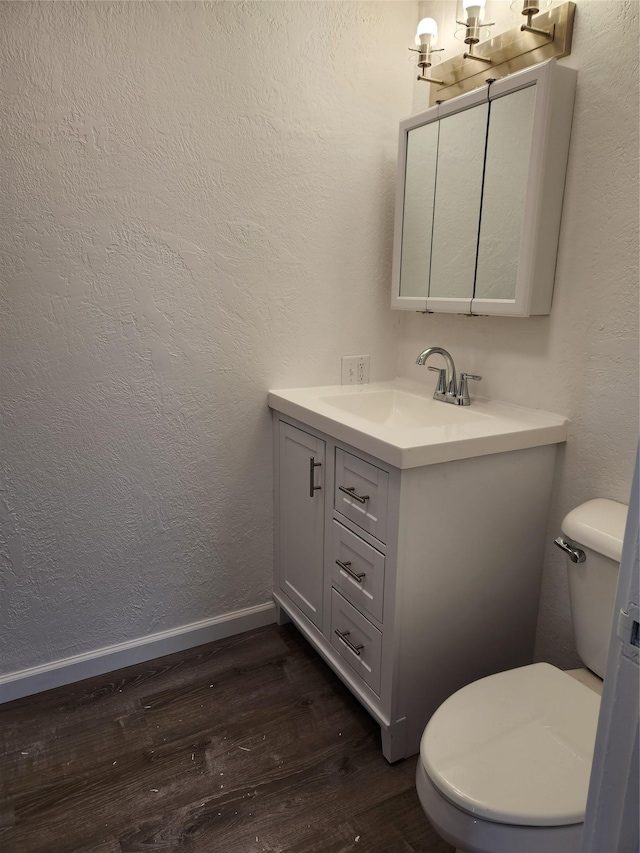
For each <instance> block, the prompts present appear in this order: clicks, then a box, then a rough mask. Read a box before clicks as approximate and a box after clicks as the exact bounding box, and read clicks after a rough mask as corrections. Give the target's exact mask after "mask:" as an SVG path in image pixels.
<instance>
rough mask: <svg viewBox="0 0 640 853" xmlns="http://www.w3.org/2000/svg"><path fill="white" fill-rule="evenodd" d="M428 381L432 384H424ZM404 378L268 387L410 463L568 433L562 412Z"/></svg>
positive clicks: (352, 440)
mask: <svg viewBox="0 0 640 853" xmlns="http://www.w3.org/2000/svg"><path fill="white" fill-rule="evenodd" d="M429 384H430V385H431V383H429ZM432 395H433V389H432V388H427V387H426V386H423V385H421V384H420V383H417V382H412V381H410V380H407V379H394V380H393V381H391V382H371V383H369V384H367V385H358V386H353V385H330V386H324V387H321V388H290V389H286V390H283V391H270V392H269V398H268V399H269V406H270V407H271V408H272V409H275V410H276V411H278V412H280V413H281V414H283V415H285V416H288V417H289V418H293V419H295V420H296V421H299V422H300V423H302V424H306V425H307V426H310V427H313V428H314V429H317V430H319V431H320V432H323V433H326V434H327V435H330V436H331V437H333V438H334V439H338V440H339V441H342V442H345V443H346V444H350V445H352V446H353V447H355V448H358V449H359V450H361V451H364V452H366V453H369V454H371V456H374V457H376V458H377V459H381V460H382V461H383V462H387V463H388V464H389V465H393V466H395V467H396V468H415V467H418V466H422V465H433V464H435V463H438V462H450V461H452V460H455V459H468V458H469V457H472V456H485V455H487V454H490V453H503V452H506V451H510V450H523V449H525V448H527V447H539V446H541V445H544V444H556V443H558V442H562V441H565V440H566V438H567V426H568V421H567V419H566V418H564V417H562V416H561V415H554V414H551V413H550V412H542V411H539V410H537V409H528V408H525V407H523V406H514V405H510V404H507V403H498V402H495V401H493V400H483V399H478V398H476V399H474V400H472V403H471V405H470V406H454V405H452V404H450V403H443V402H440V401H438V400H434V399H433V396H432Z"/></svg>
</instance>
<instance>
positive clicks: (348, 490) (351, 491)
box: [338, 486, 369, 504]
mask: <svg viewBox="0 0 640 853" xmlns="http://www.w3.org/2000/svg"><path fill="white" fill-rule="evenodd" d="M338 488H339V489H340V491H341V492H344V493H345V494H346V495H349V497H350V498H353V499H354V501H358V503H360V504H366V502H367V501H368V500H369V495H356V487H355V486H338Z"/></svg>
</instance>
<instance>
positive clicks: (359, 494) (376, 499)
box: [334, 448, 389, 542]
mask: <svg viewBox="0 0 640 853" xmlns="http://www.w3.org/2000/svg"><path fill="white" fill-rule="evenodd" d="M350 493H352V494H350ZM388 498H389V474H388V473H387V471H383V470H382V468H378V467H376V466H375V465H372V464H371V463H370V462H365V461H364V459H359V458H358V457H357V456H354V455H353V454H352V453H347V452H346V450H342V449H341V448H336V482H335V494H334V507H335V509H336V510H337V511H338V512H341V513H342V515H344V516H346V517H347V518H348V519H349V520H350V521H353V523H354V524H357V525H358V527H361V528H362V529H363V530H366V531H367V533H371V535H372V536H375V537H376V539H379V540H380V541H381V542H386V539H387V503H388Z"/></svg>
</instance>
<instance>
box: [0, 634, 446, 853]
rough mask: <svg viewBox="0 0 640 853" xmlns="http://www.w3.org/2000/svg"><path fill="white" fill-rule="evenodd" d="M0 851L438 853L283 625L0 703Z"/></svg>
mask: <svg viewBox="0 0 640 853" xmlns="http://www.w3.org/2000/svg"><path fill="white" fill-rule="evenodd" d="M0 725H1V731H2V735H1V739H2V759H1V766H0V771H1V772H0V781H1V786H2V787H1V789H0V849H1V850H2V851H3V853H72V851H73V853H137V851H145V853H155V851H163V853H171V851H182V850H184V851H190V852H191V853H209V851H224V853H245V851H247V853H254V851H255V853H258V851H269V852H270V853H276V851H278V853H285V851H286V852H287V853H289V851H290V852H291V853H343V851H351V850H353V851H357V853H383V851H384V853H387V851H388V853H411V851H414V853H418V851H420V853H450V851H452V849H453V848H451V847H450V846H449V845H448V844H446V843H445V842H443V841H442V840H441V839H440V838H439V837H438V836H437V835H436V833H435V832H434V831H433V829H432V828H431V827H430V826H429V824H428V822H427V820H426V818H425V816H424V813H423V812H422V810H421V808H420V804H419V802H418V798H417V795H416V793H415V790H414V772H415V763H416V759H415V758H412V759H408V760H407V761H404V762H400V763H399V764H396V765H394V766H390V765H389V764H387V762H386V761H385V759H384V758H383V757H382V753H381V751H380V743H379V730H378V727H377V726H376V724H375V723H374V721H373V720H372V719H371V718H370V717H369V715H368V714H367V713H366V712H365V711H364V710H363V709H362V708H361V706H360V705H359V704H358V703H357V702H356V700H355V699H354V698H353V697H352V696H351V694H350V693H349V691H348V690H347V689H346V688H345V687H344V685H343V684H342V683H341V682H340V681H339V679H337V678H336V676H335V675H334V674H333V673H332V672H331V670H330V669H329V668H328V667H327V666H326V665H325V664H324V663H323V662H322V660H321V659H320V658H319V657H318V655H317V654H316V653H315V652H314V651H313V650H312V649H311V648H310V647H309V645H308V644H307V643H306V641H305V640H303V639H302V637H301V636H300V635H299V634H298V632H297V631H296V629H295V628H293V626H291V625H287V626H285V627H282V628H279V627H277V626H275V625H273V626H269V627H267V628H261V629H259V630H256V631H250V632H248V633H246V634H241V635H239V636H237V637H231V638H229V639H226V640H221V641H219V642H216V643H211V644H210V645H207V646H200V647H199V648H197V649H193V650H191V651H189V652H185V653H182V654H178V655H171V656H169V657H165V658H160V659H158V660H155V661H152V662H150V663H146V664H140V665H138V666H133V667H129V668H127V669H123V670H119V671H118V672H113V673H110V674H109V675H105V676H100V677H97V678H92V679H88V680H86V681H83V682H79V683H77V684H74V685H70V686H68V687H61V688H59V689H57V690H51V691H49V692H48V693H41V694H39V695H37V696H33V697H29V698H26V699H20V700H17V701H15V702H11V703H9V704H6V705H3V706H0Z"/></svg>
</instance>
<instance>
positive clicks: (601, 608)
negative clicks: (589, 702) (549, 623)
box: [562, 498, 628, 678]
mask: <svg viewBox="0 0 640 853" xmlns="http://www.w3.org/2000/svg"><path fill="white" fill-rule="evenodd" d="M627 509H628V507H626V506H625V505H624V504H620V503H617V502H616V501H610V500H604V499H603V498H598V499H596V500H592V501H587V502H586V503H584V504H581V505H580V506H578V507H576V508H575V509H573V510H571V512H570V513H569V514H568V515H567V516H566V517H565V519H564V521H563V522H562V532H563V534H564V537H563V538H564V541H565V542H566V543H567V545H569V546H570V547H571V548H574V549H576V550H578V551H582V552H584V555H585V559H584V562H572V561H571V560H570V559H569V557H567V571H568V576H569V598H570V602H571V617H572V620H573V633H574V637H575V642H576V650H577V652H578V654H579V655H580V658H581V660H582V661H583V662H584V664H585V666H587V667H588V668H589V669H590V670H591V671H592V672H595V673H596V675H599V676H600V678H604V673H605V669H606V667H607V655H608V653H609V639H610V636H611V625H612V621H613V607H614V602H615V597H616V586H617V582H618V569H619V567H620V556H621V554H622V540H623V538H624V527H625V523H626V520H627Z"/></svg>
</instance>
